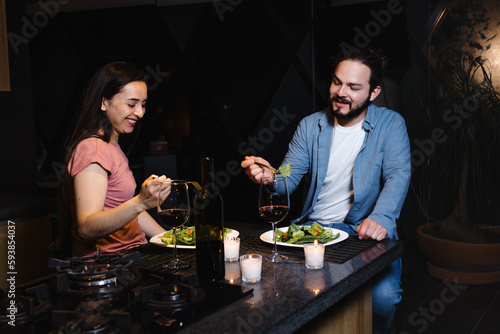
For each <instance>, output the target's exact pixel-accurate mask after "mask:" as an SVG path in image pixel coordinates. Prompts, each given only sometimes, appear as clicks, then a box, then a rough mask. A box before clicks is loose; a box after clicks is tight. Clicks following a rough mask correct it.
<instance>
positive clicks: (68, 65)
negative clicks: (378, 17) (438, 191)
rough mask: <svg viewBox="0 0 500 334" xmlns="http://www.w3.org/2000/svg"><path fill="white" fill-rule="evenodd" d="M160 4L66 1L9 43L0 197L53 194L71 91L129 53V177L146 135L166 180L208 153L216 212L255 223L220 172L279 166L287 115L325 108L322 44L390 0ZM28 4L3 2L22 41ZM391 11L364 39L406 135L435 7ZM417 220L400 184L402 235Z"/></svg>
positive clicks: (250, 208)
mask: <svg viewBox="0 0 500 334" xmlns="http://www.w3.org/2000/svg"><path fill="white" fill-rule="evenodd" d="M146 2H151V1H145V3H146ZM164 2H166V1H163V2H162V1H157V3H156V4H143V5H136V6H128V7H119V5H117V4H116V3H117V2H115V6H114V7H113V8H99V7H102V6H101V5H99V3H100V2H99V1H97V2H94V1H88V2H83V3H85V4H86V5H84V6H83V7H81V6H82V5H81V4H82V2H78V1H70V2H68V4H67V5H60V6H59V10H58V11H57V12H56V13H54V15H53V16H51V17H50V18H49V19H48V20H47V22H46V23H45V24H39V26H37V27H35V28H36V29H35V30H36V33H33V36H31V37H30V38H28V39H27V43H22V44H19V45H17V47H18V48H19V50H18V51H17V52H16V51H15V50H14V48H13V47H12V42H10V43H9V45H10V48H9V59H10V75H11V91H10V92H0V103H1V113H2V115H3V116H4V117H3V122H2V126H1V131H0V133H1V136H2V137H1V140H0V146H1V152H2V156H3V158H2V160H3V161H2V164H1V165H2V170H1V175H2V182H1V185H0V192H1V193H7V194H24V195H34V196H43V197H52V198H53V197H55V194H56V189H57V185H58V175H59V171H60V168H61V167H62V163H63V155H64V153H65V145H66V141H67V139H68V135H69V134H70V131H71V129H72V125H73V121H74V116H75V110H76V108H77V106H78V104H79V101H80V93H81V90H82V85H83V84H84V83H85V82H86V81H87V80H88V78H89V77H90V76H91V75H92V74H93V73H94V72H95V71H96V70H97V69H98V68H99V67H100V66H102V65H104V64H106V63H108V62H111V61H115V60H127V61H131V62H133V63H135V64H136V65H137V66H139V67H140V68H143V69H145V70H146V71H147V72H149V73H151V80H150V81H149V82H148V84H149V88H150V89H149V92H148V99H149V101H148V108H147V112H146V116H145V117H144V119H143V121H142V125H141V132H140V134H139V137H138V141H137V142H136V143H135V145H134V146H133V148H132V150H131V152H130V154H129V160H130V165H131V168H132V170H133V172H134V174H135V175H136V180H137V183H138V185H140V184H141V183H142V181H143V180H144V178H145V175H144V174H145V171H144V157H145V156H149V155H150V152H149V143H150V142H151V141H155V140H167V141H168V143H169V154H170V155H173V156H175V158H176V170H177V178H181V179H189V180H197V181H200V163H199V160H200V158H201V157H202V156H204V155H213V156H214V157H215V159H216V170H217V171H219V172H221V173H222V174H219V175H220V177H221V179H220V180H221V182H220V186H221V193H222V195H223V197H224V201H225V216H226V219H227V220H239V221H252V222H262V221H261V219H260V218H259V216H258V214H257V185H255V184H252V183H251V182H250V181H249V180H248V178H247V177H246V175H245V174H244V172H243V171H242V170H241V168H236V169H234V168H233V167H231V166H233V165H234V164H239V162H240V161H241V160H242V159H243V157H244V155H245V154H246V153H248V152H251V151H254V153H255V154H256V155H259V156H262V157H265V158H266V159H268V160H269V161H270V162H271V163H272V164H273V165H274V166H275V167H278V166H279V164H280V162H281V159H282V158H283V156H284V154H285V153H286V150H287V145H288V142H289V140H290V139H291V136H292V135H293V132H294V131H295V128H296V126H297V124H298V122H299V121H300V120H301V119H302V118H303V117H304V116H306V115H309V114H311V113H312V112H314V111H317V110H320V109H322V108H324V107H325V106H326V105H327V103H326V98H327V92H328V86H329V83H330V74H329V66H328V58H329V56H330V53H331V51H332V50H333V48H334V47H335V46H337V45H339V44H340V43H342V42H344V43H348V44H350V45H352V46H356V45H355V41H356V31H357V30H355V28H358V29H359V30H361V31H365V28H366V25H367V24H368V23H369V22H372V21H374V17H373V15H372V14H371V12H370V11H372V10H374V11H375V12H379V11H381V10H385V9H387V6H388V2H387V1H316V0H309V1H307V0H292V1H290V0H267V1H265V0H252V1H249V0H242V1H231V2H206V3H196V4H186V5H170V6H161V5H160V4H161V3H164ZM390 2H391V3H398V2H397V1H390ZM102 3H108V2H102ZM153 3H154V1H153ZM28 5H29V6H28V11H26V7H25V4H24V3H23V1H9V0H7V4H6V10H7V24H8V27H7V31H8V32H9V33H15V34H17V35H22V33H23V29H26V27H25V26H26V22H34V19H40V18H41V16H40V11H42V9H40V8H39V7H36V2H34V1H33V2H28ZM399 6H402V7H403V8H404V10H403V12H402V13H400V14H397V15H393V16H392V18H391V21H390V23H389V24H388V25H387V26H385V27H382V28H381V30H380V33H374V34H373V35H376V36H373V37H371V38H370V40H371V41H370V45H372V46H376V47H380V48H381V49H382V51H383V52H384V53H386V55H388V56H389V58H390V59H391V62H390V67H389V71H388V73H387V80H386V81H385V82H384V87H383V89H384V94H381V97H380V98H379V99H378V100H377V104H378V105H383V106H388V107H389V108H391V109H394V110H396V111H398V112H400V113H401V114H402V115H403V117H404V118H405V119H406V121H407V125H408V130H409V134H410V140H412V139H413V138H414V137H415V135H416V134H415V130H414V129H415V128H416V124H418V121H419V117H418V114H419V109H420V108H421V105H419V104H418V103H416V101H417V97H418V99H419V100H422V99H423V100H425V96H426V94H427V92H426V85H427V81H428V80H429V77H430V74H431V73H430V71H429V63H428V61H427V59H426V57H425V55H424V54H423V53H422V51H421V46H422V43H423V42H424V40H425V38H427V36H428V35H429V31H430V29H431V27H432V24H433V22H434V20H435V16H436V12H439V10H440V8H442V7H443V2H442V1H431V0H427V1H401V2H400V4H399ZM410 13H411V15H410ZM154 71H157V72H158V73H156V76H155V75H154V74H153V73H154ZM167 73H168V74H167ZM277 113H279V114H286V115H289V116H290V118H288V119H286V122H285V123H284V125H285V126H283V128H282V129H281V128H280V131H278V132H272V131H269V129H270V122H271V121H273V118H275V117H276V115H277ZM292 116H293V118H292ZM276 124H278V125H280V124H281V123H279V122H278V123H276ZM252 138H253V139H252ZM252 140H253V141H252ZM123 144H124V146H126V145H127V143H125V142H124V143H123ZM157 173H158V174H161V173H162V171H160V170H159V171H157ZM302 189H303V186H300V187H299V189H297V191H296V193H295V194H294V195H293V205H292V212H291V214H290V215H289V219H293V218H296V217H297V216H298V215H299V213H300V210H301V203H302V199H303V198H302V195H303V191H302ZM417 216H418V208H417V205H416V203H415V201H414V196H413V194H412V190H411V189H410V192H409V195H408V198H407V201H406V203H405V207H404V209H403V212H402V216H401V221H402V222H404V224H403V225H402V226H403V230H402V237H403V238H406V239H410V240H412V239H413V238H414V229H415V227H416V226H417V225H418V224H419V222H418V219H417ZM53 219H54V221H57V214H56V211H55V210H53ZM262 223H263V224H264V222H262Z"/></svg>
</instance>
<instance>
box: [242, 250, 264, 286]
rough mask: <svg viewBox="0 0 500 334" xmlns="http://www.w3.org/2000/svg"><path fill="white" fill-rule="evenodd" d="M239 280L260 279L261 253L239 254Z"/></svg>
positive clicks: (253, 281) (250, 280) (252, 281)
mask: <svg viewBox="0 0 500 334" xmlns="http://www.w3.org/2000/svg"><path fill="white" fill-rule="evenodd" d="M240 267H241V280H242V281H243V282H245V283H257V282H258V281H260V274H261V271H262V255H260V254H245V255H242V256H240Z"/></svg>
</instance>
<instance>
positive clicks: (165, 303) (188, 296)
mask: <svg viewBox="0 0 500 334" xmlns="http://www.w3.org/2000/svg"><path fill="white" fill-rule="evenodd" d="M204 296H205V293H204V292H203V290H202V289H200V288H197V287H193V286H190V285H186V284H183V283H179V284H162V285H156V286H151V287H148V288H145V289H143V290H142V291H141V299H142V301H143V302H144V305H145V307H146V308H148V309H152V310H158V311H168V312H180V311H183V310H187V309H189V308H192V307H193V306H194V305H196V304H197V303H198V302H199V301H201V300H202V299H203V297H204Z"/></svg>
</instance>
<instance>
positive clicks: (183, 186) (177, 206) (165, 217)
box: [158, 180, 191, 270]
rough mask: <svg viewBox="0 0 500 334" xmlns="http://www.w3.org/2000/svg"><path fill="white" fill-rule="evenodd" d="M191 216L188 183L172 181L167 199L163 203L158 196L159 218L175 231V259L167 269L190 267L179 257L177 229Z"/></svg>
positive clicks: (173, 241)
mask: <svg viewBox="0 0 500 334" xmlns="http://www.w3.org/2000/svg"><path fill="white" fill-rule="evenodd" d="M190 214H191V206H190V204H189V191H188V183H187V182H186V181H182V180H172V181H171V184H170V194H169V195H168V196H167V198H165V200H164V201H163V202H162V201H161V198H160V196H159V195H158V218H159V219H160V220H161V222H162V223H164V224H165V225H168V226H170V227H171V228H172V230H173V233H172V234H173V240H172V243H173V245H174V258H173V259H172V261H170V263H168V264H166V265H164V267H165V268H167V269H175V270H177V269H184V268H187V267H189V263H187V262H182V261H181V260H180V259H179V257H178V256H177V228H178V227H180V226H182V225H184V224H185V223H186V222H187V221H188V219H189V215H190Z"/></svg>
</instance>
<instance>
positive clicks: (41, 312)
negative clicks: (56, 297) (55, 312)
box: [0, 297, 52, 328]
mask: <svg viewBox="0 0 500 334" xmlns="http://www.w3.org/2000/svg"><path fill="white" fill-rule="evenodd" d="M0 305H1V312H0V328H2V327H3V326H4V325H9V323H14V324H16V325H19V326H20V325H24V324H29V323H34V322H37V321H39V320H42V319H43V318H45V317H48V315H49V313H50V309H51V308H52V304H51V303H50V301H48V300H39V299H36V298H34V297H19V298H16V299H15V303H11V302H10V300H8V299H2V302H1V303H0ZM9 326H10V325H9Z"/></svg>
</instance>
